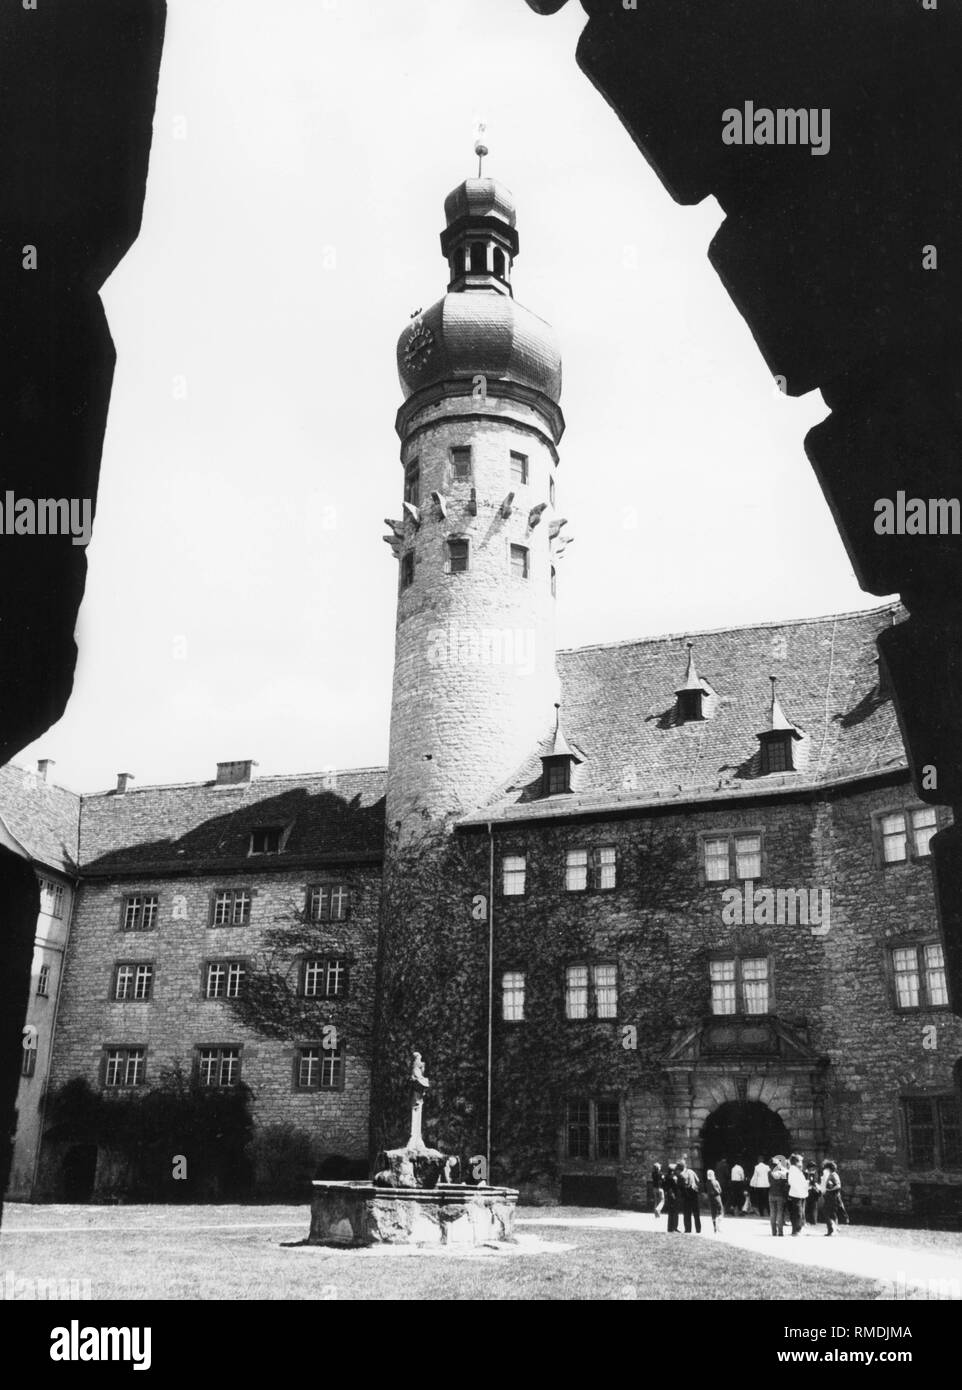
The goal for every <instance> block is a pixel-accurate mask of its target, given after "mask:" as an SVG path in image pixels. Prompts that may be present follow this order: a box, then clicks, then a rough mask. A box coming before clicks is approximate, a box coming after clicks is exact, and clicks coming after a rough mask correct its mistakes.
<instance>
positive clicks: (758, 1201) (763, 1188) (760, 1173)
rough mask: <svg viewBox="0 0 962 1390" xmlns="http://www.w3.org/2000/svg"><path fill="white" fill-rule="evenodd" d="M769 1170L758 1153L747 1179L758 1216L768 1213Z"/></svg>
mask: <svg viewBox="0 0 962 1390" xmlns="http://www.w3.org/2000/svg"><path fill="white" fill-rule="evenodd" d="M770 1172H771V1169H770V1168H769V1166H768V1164H767V1163H766V1162H765V1160H764V1158H762V1156H761V1154H759V1155H758V1162H757V1163H756V1164H755V1169H754V1172H753V1173H752V1175H751V1178H750V1179H749V1187H750V1188H751V1190H752V1201H753V1202H754V1204H755V1210H756V1211H757V1212H758V1214H759V1216H767V1215H768V1175H769V1173H770Z"/></svg>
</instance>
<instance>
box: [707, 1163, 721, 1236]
mask: <svg viewBox="0 0 962 1390" xmlns="http://www.w3.org/2000/svg"><path fill="white" fill-rule="evenodd" d="M705 1190H706V1192H707V1193H708V1210H709V1212H710V1214H711V1225H712V1230H713V1231H714V1232H715V1235H716V1236H717V1235H718V1223H719V1222H720V1221H721V1219H722V1186H721V1183H720V1182H719V1181H718V1179H717V1177H716V1176H715V1172H714V1169H712V1168H709V1170H708V1172H707V1173H706V1175H705Z"/></svg>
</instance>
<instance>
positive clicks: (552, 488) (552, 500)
mask: <svg viewBox="0 0 962 1390" xmlns="http://www.w3.org/2000/svg"><path fill="white" fill-rule="evenodd" d="M548 501H549V502H550V503H551V505H552V507H553V506H554V504H555V485H554V478H549V479H548Z"/></svg>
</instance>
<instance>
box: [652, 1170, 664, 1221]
mask: <svg viewBox="0 0 962 1390" xmlns="http://www.w3.org/2000/svg"><path fill="white" fill-rule="evenodd" d="M651 1192H652V1200H653V1201H654V1204H655V1206H654V1216H655V1220H656V1221H657V1220H658V1218H659V1216H661V1213H662V1209H663V1207H664V1205H665V1174H664V1170H663V1169H662V1166H661V1164H660V1163H656V1164H655V1165H654V1167H653V1168H652V1170H651Z"/></svg>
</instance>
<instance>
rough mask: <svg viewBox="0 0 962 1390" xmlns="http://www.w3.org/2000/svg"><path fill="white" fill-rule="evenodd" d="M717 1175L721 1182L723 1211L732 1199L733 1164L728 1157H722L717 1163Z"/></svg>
mask: <svg viewBox="0 0 962 1390" xmlns="http://www.w3.org/2000/svg"><path fill="white" fill-rule="evenodd" d="M715 1177H716V1178H717V1179H718V1181H719V1182H720V1183H721V1190H722V1211H727V1209H728V1204H729V1202H730V1201H731V1180H732V1166H731V1164H730V1163H729V1162H728V1159H727V1158H720V1159H719V1160H718V1162H717V1163H716V1164H715Z"/></svg>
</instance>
